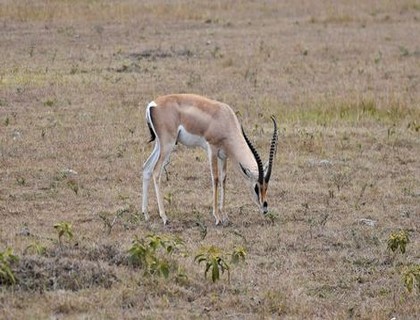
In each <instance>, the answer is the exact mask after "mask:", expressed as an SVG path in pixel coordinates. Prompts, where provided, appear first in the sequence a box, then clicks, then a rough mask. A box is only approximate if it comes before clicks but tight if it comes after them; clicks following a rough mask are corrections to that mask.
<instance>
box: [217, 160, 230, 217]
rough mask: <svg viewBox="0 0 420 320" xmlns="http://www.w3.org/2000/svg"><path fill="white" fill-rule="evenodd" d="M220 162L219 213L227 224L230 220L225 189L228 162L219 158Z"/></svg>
mask: <svg viewBox="0 0 420 320" xmlns="http://www.w3.org/2000/svg"><path fill="white" fill-rule="evenodd" d="M218 162H219V179H220V184H221V188H220V202H219V211H220V213H221V215H222V221H223V222H225V221H227V220H228V217H227V214H226V213H225V210H224V207H225V188H226V169H227V161H226V159H220V158H218Z"/></svg>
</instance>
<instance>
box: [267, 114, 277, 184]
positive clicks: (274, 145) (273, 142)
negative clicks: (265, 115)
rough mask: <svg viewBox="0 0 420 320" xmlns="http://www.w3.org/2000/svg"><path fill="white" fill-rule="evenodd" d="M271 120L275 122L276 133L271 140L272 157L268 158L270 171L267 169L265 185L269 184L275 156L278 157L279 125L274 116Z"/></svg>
mask: <svg viewBox="0 0 420 320" xmlns="http://www.w3.org/2000/svg"><path fill="white" fill-rule="evenodd" d="M271 120H273V125H274V133H273V138H272V139H271V146H270V156H269V158H268V169H267V173H266V174H265V177H264V180H265V183H268V181H270V176H271V169H272V168H273V161H274V156H275V155H276V152H277V138H278V135H277V123H276V119H275V118H274V116H271Z"/></svg>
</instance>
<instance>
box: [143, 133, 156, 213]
mask: <svg viewBox="0 0 420 320" xmlns="http://www.w3.org/2000/svg"><path fill="white" fill-rule="evenodd" d="M159 155H160V146H159V140H156V142H155V147H154V148H153V151H152V153H151V154H150V156H149V158H148V159H147V160H146V162H145V163H144V165H143V198H142V206H141V210H142V212H143V215H144V219H145V220H146V221H147V220H149V214H148V212H147V204H148V191H149V183H150V178H151V177H152V173H153V170H154V168H155V166H156V162H157V161H158V159H159Z"/></svg>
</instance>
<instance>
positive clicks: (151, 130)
mask: <svg viewBox="0 0 420 320" xmlns="http://www.w3.org/2000/svg"><path fill="white" fill-rule="evenodd" d="M147 126H148V127H149V131H150V139H149V141H147V143H150V142H152V141H155V139H156V134H155V132H154V131H153V128H152V126H151V125H150V123H149V122H148V123H147Z"/></svg>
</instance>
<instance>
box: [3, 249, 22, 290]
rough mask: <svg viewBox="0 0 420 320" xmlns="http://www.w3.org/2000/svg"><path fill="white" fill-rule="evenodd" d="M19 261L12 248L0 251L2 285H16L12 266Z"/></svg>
mask: <svg viewBox="0 0 420 320" xmlns="http://www.w3.org/2000/svg"><path fill="white" fill-rule="evenodd" d="M18 260H19V259H18V257H17V256H16V255H14V254H13V249H12V248H7V249H6V250H4V251H0V284H15V283H16V277H15V274H14V272H13V271H12V264H13V263H15V262H17V261H18Z"/></svg>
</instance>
